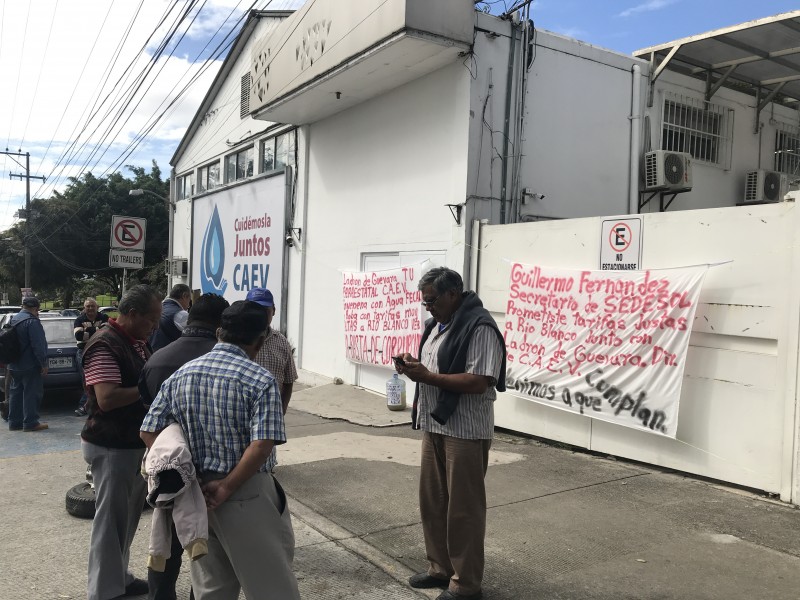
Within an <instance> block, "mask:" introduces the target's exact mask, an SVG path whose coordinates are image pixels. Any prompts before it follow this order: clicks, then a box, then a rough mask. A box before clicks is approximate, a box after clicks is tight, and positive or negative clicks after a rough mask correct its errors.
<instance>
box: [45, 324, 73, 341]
mask: <svg viewBox="0 0 800 600" xmlns="http://www.w3.org/2000/svg"><path fill="white" fill-rule="evenodd" d="M42 327H44V337H45V338H46V339H47V343H48V344H74V343H75V334H74V333H73V331H74V330H73V327H72V321H71V320H70V319H42Z"/></svg>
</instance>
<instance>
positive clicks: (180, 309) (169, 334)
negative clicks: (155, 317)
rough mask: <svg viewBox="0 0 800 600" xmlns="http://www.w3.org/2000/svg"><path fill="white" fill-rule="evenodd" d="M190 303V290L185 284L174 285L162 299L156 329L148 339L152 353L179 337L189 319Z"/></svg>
mask: <svg viewBox="0 0 800 600" xmlns="http://www.w3.org/2000/svg"><path fill="white" fill-rule="evenodd" d="M191 303H192V290H191V289H189V286H188V285H186V284H185V283H176V284H175V285H173V286H172V289H171V290H170V292H169V298H164V302H163V303H162V307H161V319H160V321H159V323H158V329H157V330H156V332H155V333H154V334H153V337H152V338H151V339H150V345H151V346H152V347H153V352H155V351H156V350H160V349H161V348H163V347H164V346H166V345H167V344H170V343H172V342H174V341H175V340H177V339H178V338H179V337H181V332H182V331H183V328H184V327H186V321H187V320H188V318H189V305H190V304H191Z"/></svg>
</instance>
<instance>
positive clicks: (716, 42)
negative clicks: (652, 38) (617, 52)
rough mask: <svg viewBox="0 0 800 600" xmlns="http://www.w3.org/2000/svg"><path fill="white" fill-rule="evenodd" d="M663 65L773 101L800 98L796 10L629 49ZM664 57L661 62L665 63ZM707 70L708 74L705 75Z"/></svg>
mask: <svg viewBox="0 0 800 600" xmlns="http://www.w3.org/2000/svg"><path fill="white" fill-rule="evenodd" d="M633 55H634V56H636V57H639V58H644V59H650V60H651V62H652V63H653V73H654V75H655V77H657V76H658V74H660V72H661V71H662V70H663V68H667V69H670V70H673V71H676V72H680V73H684V74H687V75H691V76H693V77H697V78H698V79H702V80H704V81H707V97H710V96H709V93H710V94H711V95H713V92H714V91H716V89H717V88H718V87H719V86H725V87H729V88H733V89H736V90H739V91H742V92H746V93H749V94H752V95H759V94H760V97H761V98H767V97H769V96H772V98H771V99H772V100H773V101H776V102H783V103H792V102H798V101H800V10H797V11H792V12H787V13H782V14H779V15H775V16H773V17H766V18H763V19H758V20H756V21H749V22H747V23H742V24H741V25H735V26H733V27H726V28H724V29H717V30H715V31H710V32H708V33H702V34H699V35H694V36H691V37H687V38H683V39H680V40H676V41H674V42H669V43H666V44H661V45H658V46H651V47H650V48H643V49H641V50H637V51H636V52H634V53H633ZM665 61H666V63H665ZM709 74H710V77H709Z"/></svg>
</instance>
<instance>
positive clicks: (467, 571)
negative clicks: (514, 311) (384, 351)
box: [394, 267, 506, 600]
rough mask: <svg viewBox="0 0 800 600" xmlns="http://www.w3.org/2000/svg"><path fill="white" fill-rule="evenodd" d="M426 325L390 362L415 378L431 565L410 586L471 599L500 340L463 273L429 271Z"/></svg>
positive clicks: (477, 578) (501, 374) (444, 598)
mask: <svg viewBox="0 0 800 600" xmlns="http://www.w3.org/2000/svg"><path fill="white" fill-rule="evenodd" d="M418 288H419V290H420V291H421V292H422V304H423V305H424V306H425V308H427V310H428V312H430V314H431V317H432V318H431V319H428V320H427V321H426V322H425V329H424V332H423V335H422V340H421V342H420V349H419V359H416V358H414V357H413V356H411V355H410V354H403V355H401V356H399V357H394V358H395V368H396V369H397V371H398V373H401V374H403V375H406V376H407V377H408V378H409V379H411V380H412V381H415V382H416V383H417V389H416V393H415V395H414V408H413V411H412V421H413V423H412V426H413V427H414V429H422V430H423V437H422V461H421V472H420V483H419V500H420V514H421V519H422V531H423V535H424V537H425V550H426V553H427V558H428V562H429V567H428V570H427V572H424V573H418V574H416V575H413V576H411V578H409V584H410V585H411V587H413V588H436V587H441V588H447V589H445V590H444V591H443V592H442V593H441V594H440V595H439V596H438V597H437V600H479V599H480V598H482V592H481V583H482V580H483V568H484V538H485V533H486V488H485V484H484V477H485V475H486V468H487V466H488V463H489V448H490V447H491V444H492V436H493V433H494V404H493V403H494V400H495V397H496V393H495V389H497V390H499V391H503V390H505V370H506V362H505V357H506V351H505V343H504V341H503V336H502V334H501V333H500V330H499V329H498V328H497V324H496V323H495V321H494V319H493V318H492V316H491V315H490V314H489V312H488V311H487V310H486V309H485V308H483V304H482V303H481V300H480V298H478V296H477V294H475V293H474V292H464V291H463V288H464V284H463V282H462V280H461V275H459V274H458V273H456V272H455V271H453V270H451V269H448V268H446V267H437V268H435V269H431V270H430V271H428V272H427V273H425V274H424V275H423V276H422V278H421V279H420V282H419V285H418Z"/></svg>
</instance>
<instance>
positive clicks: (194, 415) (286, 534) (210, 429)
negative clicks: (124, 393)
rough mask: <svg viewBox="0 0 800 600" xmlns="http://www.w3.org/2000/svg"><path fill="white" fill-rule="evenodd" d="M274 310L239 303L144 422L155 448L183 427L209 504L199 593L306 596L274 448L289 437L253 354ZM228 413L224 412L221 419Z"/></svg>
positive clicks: (263, 598) (272, 388) (268, 379)
mask: <svg viewBox="0 0 800 600" xmlns="http://www.w3.org/2000/svg"><path fill="white" fill-rule="evenodd" d="M266 330H267V316H266V314H265V313H264V310H263V308H262V307H260V306H259V305H257V304H255V303H253V302H248V301H239V302H234V303H233V304H232V305H231V306H230V308H227V309H226V310H225V312H223V313H222V327H220V330H219V332H218V339H219V343H218V344H217V345H216V346H215V347H214V349H213V350H212V351H211V352H209V353H208V354H205V355H204V356H201V357H200V358H197V359H195V360H193V361H191V362H189V363H187V364H185V365H184V366H183V367H181V368H180V369H178V371H177V372H176V373H175V374H174V375H173V376H172V377H170V378H169V379H168V380H167V381H166V382H164V385H163V386H162V387H161V391H160V392H159V394H158V396H156V399H155V400H154V401H153V404H152V405H151V406H150V412H149V413H148V415H147V418H146V419H145V420H144V423H142V431H141V437H142V439H143V440H144V441H145V443H146V444H147V446H148V447H150V446H152V444H153V442H154V441H155V440H156V437H157V436H158V434H159V433H160V432H161V431H162V430H163V429H165V428H166V427H167V426H168V425H169V424H171V423H178V424H179V425H180V426H181V429H182V430H183V433H184V436H185V438H186V441H187V442H188V445H189V450H190V452H191V455H192V462H193V463H194V465H195V467H196V469H197V472H198V474H199V475H200V478H201V481H202V488H203V494H204V496H205V498H206V505H207V506H208V509H209V512H208V524H209V536H208V538H209V539H208V554H207V555H206V556H204V557H202V558H200V559H198V560H195V561H193V562H192V565H191V570H192V587H193V589H194V593H195V595H196V596H197V598H199V599H203V598H225V599H228V598H231V599H232V598H238V597H239V592H240V590H243V591H244V595H245V596H246V597H247V598H259V599H260V600H299V598H300V593H299V591H298V588H297V580H296V579H295V576H294V573H292V561H293V559H294V533H293V531H292V522H291V517H290V515H289V508H288V506H287V499H286V494H284V492H283V489H282V488H281V487H280V485H279V484H278V482H277V481H276V480H275V479H274V477H273V476H272V474H271V469H272V463H271V458H270V456H271V452H272V448H273V446H274V445H275V444H282V443H284V442H285V441H286V433H285V431H284V423H283V410H282V406H281V402H280V399H279V397H278V388H277V385H276V383H275V379H274V378H273V377H272V376H271V375H270V374H269V372H267V371H266V369H263V368H262V367H260V366H258V365H257V364H256V363H255V362H253V359H254V358H255V357H256V355H257V354H258V351H259V350H260V349H261V346H262V345H263V344H264V338H265V333H266ZM220 415H224V416H225V418H224V419H220Z"/></svg>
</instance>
